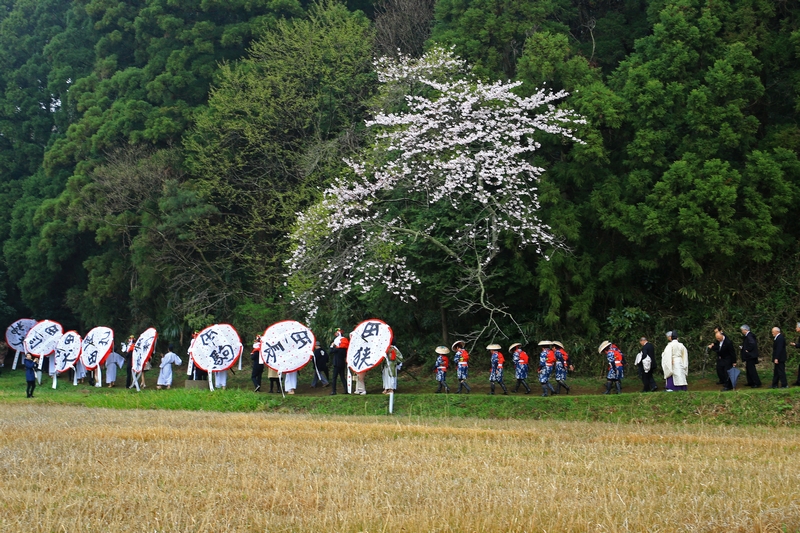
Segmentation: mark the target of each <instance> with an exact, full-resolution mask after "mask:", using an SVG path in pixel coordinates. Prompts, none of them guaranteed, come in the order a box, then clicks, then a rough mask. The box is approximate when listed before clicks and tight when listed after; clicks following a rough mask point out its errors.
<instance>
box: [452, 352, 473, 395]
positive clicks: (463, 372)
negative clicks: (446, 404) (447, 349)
mask: <svg viewBox="0 0 800 533" xmlns="http://www.w3.org/2000/svg"><path fill="white" fill-rule="evenodd" d="M464 344H465V343H464V341H456V342H454V343H453V352H455V354H454V355H453V362H454V363H455V364H456V377H457V378H458V390H457V391H456V394H459V393H461V389H467V394H469V393H470V392H472V389H470V388H469V385H467V377H468V376H469V353H467V350H466V349H465V348H464Z"/></svg>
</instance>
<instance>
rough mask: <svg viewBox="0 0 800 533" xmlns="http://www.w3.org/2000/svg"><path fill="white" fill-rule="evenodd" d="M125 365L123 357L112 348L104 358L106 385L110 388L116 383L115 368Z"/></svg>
mask: <svg viewBox="0 0 800 533" xmlns="http://www.w3.org/2000/svg"><path fill="white" fill-rule="evenodd" d="M124 365H125V359H123V358H122V356H121V355H120V354H118V353H117V352H115V351H114V350H112V351H111V353H110V354H108V357H107V358H106V386H107V387H108V388H109V389H110V388H111V387H113V386H114V385H116V381H117V369H118V368H122V367H123V366H124Z"/></svg>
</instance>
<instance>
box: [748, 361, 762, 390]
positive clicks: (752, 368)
mask: <svg viewBox="0 0 800 533" xmlns="http://www.w3.org/2000/svg"><path fill="white" fill-rule="evenodd" d="M756 361H757V359H748V360H747V361H745V362H744V366H745V373H746V375H747V384H748V385H749V386H750V387H760V386H761V378H760V377H758V371H757V370H756Z"/></svg>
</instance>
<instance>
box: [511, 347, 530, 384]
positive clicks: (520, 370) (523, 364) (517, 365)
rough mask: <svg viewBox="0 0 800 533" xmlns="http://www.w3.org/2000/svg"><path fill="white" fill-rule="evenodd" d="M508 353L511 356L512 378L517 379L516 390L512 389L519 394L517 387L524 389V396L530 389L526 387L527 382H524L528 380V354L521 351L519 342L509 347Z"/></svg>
mask: <svg viewBox="0 0 800 533" xmlns="http://www.w3.org/2000/svg"><path fill="white" fill-rule="evenodd" d="M508 351H509V352H511V353H512V354H513V355H512V359H513V361H514V376H515V377H516V378H517V388H516V389H514V392H519V386H520V385H522V386H523V387H525V394H530V393H531V388H530V387H529V386H528V382H527V381H525V380H526V379H528V354H526V353H525V352H524V351H522V344H521V343H519V342H515V343H514V344H512V345H511V346H509V347H508Z"/></svg>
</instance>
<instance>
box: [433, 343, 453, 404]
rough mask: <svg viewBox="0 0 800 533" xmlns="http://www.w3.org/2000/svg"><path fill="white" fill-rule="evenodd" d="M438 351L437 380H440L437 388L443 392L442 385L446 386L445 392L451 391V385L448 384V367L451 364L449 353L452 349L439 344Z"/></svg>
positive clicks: (437, 390)
mask: <svg viewBox="0 0 800 533" xmlns="http://www.w3.org/2000/svg"><path fill="white" fill-rule="evenodd" d="M436 353H437V354H439V356H438V357H437V358H436V381H438V382H439V388H438V389H436V392H437V393H439V392H442V387H444V390H445V392H450V387H448V386H447V367H448V366H450V362H449V361H448V360H447V354H448V353H450V349H449V348H448V347H447V346H437V347H436Z"/></svg>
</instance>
